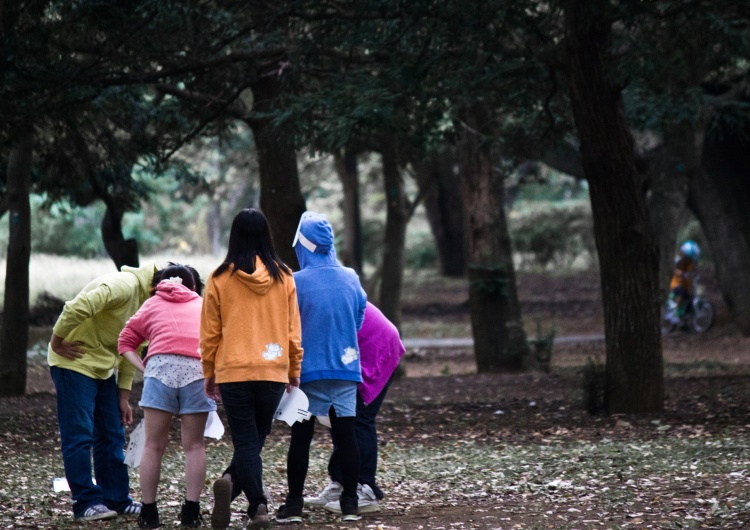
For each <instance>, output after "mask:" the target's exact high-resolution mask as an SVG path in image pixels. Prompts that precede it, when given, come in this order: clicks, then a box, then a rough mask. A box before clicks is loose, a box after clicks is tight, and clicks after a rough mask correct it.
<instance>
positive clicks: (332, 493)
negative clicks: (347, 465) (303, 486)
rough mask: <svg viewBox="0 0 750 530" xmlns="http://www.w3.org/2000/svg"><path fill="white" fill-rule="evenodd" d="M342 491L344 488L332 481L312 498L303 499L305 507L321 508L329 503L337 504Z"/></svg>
mask: <svg viewBox="0 0 750 530" xmlns="http://www.w3.org/2000/svg"><path fill="white" fill-rule="evenodd" d="M342 491H344V488H343V487H342V486H341V484H339V483H338V482H336V481H335V480H332V481H331V482H330V483H329V484H328V485H327V486H326V487H325V488H323V491H321V492H320V493H318V494H317V495H315V496H314V497H305V506H307V507H310V508H316V507H317V508H322V507H324V506H325V505H326V504H328V503H329V502H334V501H336V502H338V500H339V497H341V492H342Z"/></svg>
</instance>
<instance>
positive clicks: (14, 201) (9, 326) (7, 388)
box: [0, 127, 34, 397]
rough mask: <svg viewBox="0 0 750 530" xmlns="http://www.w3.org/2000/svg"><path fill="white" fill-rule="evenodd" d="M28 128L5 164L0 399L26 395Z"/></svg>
mask: <svg viewBox="0 0 750 530" xmlns="http://www.w3.org/2000/svg"><path fill="white" fill-rule="evenodd" d="M33 143H34V137H33V131H32V129H31V127H29V128H27V129H26V130H23V131H20V132H19V135H18V137H17V140H16V141H15V143H14V145H13V147H12V149H11V153H10V159H9V161H8V174H7V184H6V192H5V193H6V195H7V197H8V205H9V215H8V222H9V238H8V258H7V264H6V269H5V300H4V303H3V327H2V339H1V342H0V396H2V397H5V396H22V395H23V394H24V393H25V391H26V367H27V365H26V363H27V353H26V352H27V350H28V342H29V258H30V256H31V206H30V205H29V189H30V187H31V157H32V152H33V147H34V146H33Z"/></svg>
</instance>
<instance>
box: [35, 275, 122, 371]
mask: <svg viewBox="0 0 750 530" xmlns="http://www.w3.org/2000/svg"><path fill="white" fill-rule="evenodd" d="M110 299H111V292H110V289H109V287H108V286H107V285H104V284H102V285H99V286H98V287H96V288H95V289H92V290H90V291H82V292H80V293H78V294H77V295H76V297H75V298H73V300H70V301H68V302H65V305H64V306H63V310H62V312H61V313H60V316H59V317H58V318H57V322H55V325H54V327H53V328H52V337H51V338H50V342H49V343H50V348H51V349H52V351H53V352H55V353H56V354H58V355H60V356H61V357H65V358H66V359H69V360H71V361H75V360H76V359H80V358H81V357H83V356H84V354H85V353H86V352H85V350H84V349H83V345H84V343H83V342H81V341H70V342H69V341H66V340H65V337H67V336H68V335H69V334H70V333H71V332H72V331H73V330H74V329H75V328H77V327H78V326H79V325H80V324H81V323H82V322H84V321H85V320H87V319H89V318H91V317H93V316H94V315H96V314H97V313H99V312H100V311H103V310H104V309H105V308H106V307H107V305H108V304H109V303H110Z"/></svg>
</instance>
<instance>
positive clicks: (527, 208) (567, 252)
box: [508, 201, 596, 269]
mask: <svg viewBox="0 0 750 530" xmlns="http://www.w3.org/2000/svg"><path fill="white" fill-rule="evenodd" d="M508 223H509V230H510V233H511V238H512V240H513V246H514V250H515V252H516V253H517V255H518V256H520V263H519V264H518V267H519V268H524V267H526V268H529V267H541V268H542V269H547V268H550V267H556V268H561V269H570V268H575V267H576V266H579V265H580V263H579V262H580V261H581V260H583V261H584V262H585V263H583V264H584V265H589V264H590V261H591V260H592V259H595V256H596V244H595V242H594V229H593V220H592V216H591V207H590V205H589V203H588V202H587V201H575V202H573V201H568V202H562V203H554V202H536V203H526V204H525V205H522V206H521V207H520V208H518V209H514V210H513V211H512V212H511V213H510V215H509V220H508Z"/></svg>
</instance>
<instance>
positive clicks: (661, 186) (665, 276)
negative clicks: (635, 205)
mask: <svg viewBox="0 0 750 530" xmlns="http://www.w3.org/2000/svg"><path fill="white" fill-rule="evenodd" d="M651 166H652V167H651V168H650V170H649V190H650V194H649V196H648V212H649V220H650V223H651V230H652V233H653V236H654V241H655V242H656V244H657V247H658V249H659V293H660V296H659V298H660V300H662V301H663V300H666V297H667V295H668V293H669V282H670V279H671V277H672V273H673V271H674V251H675V247H676V243H677V232H678V231H679V229H680V226H682V224H683V223H684V221H685V217H686V212H687V208H686V203H687V194H688V187H689V186H690V180H691V178H692V176H693V175H694V174H695V173H694V171H691V172H688V171H685V169H684V167H685V166H684V164H682V163H681V162H680V160H679V158H678V157H676V156H675V154H674V152H673V151H672V150H671V149H670V148H669V147H663V148H661V149H660V150H659V154H657V155H656V156H655V157H654V160H653V163H652V165H651Z"/></svg>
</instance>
